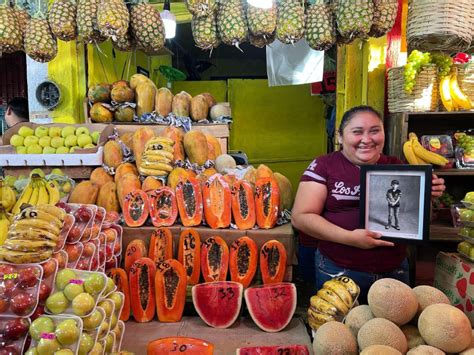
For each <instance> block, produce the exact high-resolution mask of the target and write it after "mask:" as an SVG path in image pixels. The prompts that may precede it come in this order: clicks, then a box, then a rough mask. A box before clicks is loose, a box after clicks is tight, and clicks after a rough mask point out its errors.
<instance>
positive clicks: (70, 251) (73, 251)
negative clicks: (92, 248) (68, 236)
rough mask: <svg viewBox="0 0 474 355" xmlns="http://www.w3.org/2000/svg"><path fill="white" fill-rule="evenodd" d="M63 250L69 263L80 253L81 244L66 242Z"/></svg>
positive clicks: (75, 259)
mask: <svg viewBox="0 0 474 355" xmlns="http://www.w3.org/2000/svg"><path fill="white" fill-rule="evenodd" d="M65 250H66V253H67V255H68V262H69V263H74V262H76V261H77V260H78V259H79V257H80V256H81V253H82V250H81V244H67V245H66V248H65Z"/></svg>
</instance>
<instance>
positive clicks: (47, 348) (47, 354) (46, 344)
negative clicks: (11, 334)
mask: <svg viewBox="0 0 474 355" xmlns="http://www.w3.org/2000/svg"><path fill="white" fill-rule="evenodd" d="M60 349H61V344H59V342H58V341H57V340H56V339H44V338H42V339H40V341H39V342H38V345H37V346H36V351H38V354H39V355H53V354H54V353H55V352H56V351H58V350H60Z"/></svg>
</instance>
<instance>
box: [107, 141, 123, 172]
mask: <svg viewBox="0 0 474 355" xmlns="http://www.w3.org/2000/svg"><path fill="white" fill-rule="evenodd" d="M122 161H123V154H122V147H121V145H120V144H119V143H118V142H117V141H108V142H107V143H105V145H104V164H105V165H107V166H108V167H111V168H114V169H115V168H117V167H118V166H119V165H120V164H122Z"/></svg>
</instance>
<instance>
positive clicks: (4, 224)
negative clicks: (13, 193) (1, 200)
mask: <svg viewBox="0 0 474 355" xmlns="http://www.w3.org/2000/svg"><path fill="white" fill-rule="evenodd" d="M8 227H10V220H9V219H8V216H7V213H6V211H5V210H4V209H2V208H1V206H0V245H2V244H3V243H4V242H5V240H6V239H7V234H8Z"/></svg>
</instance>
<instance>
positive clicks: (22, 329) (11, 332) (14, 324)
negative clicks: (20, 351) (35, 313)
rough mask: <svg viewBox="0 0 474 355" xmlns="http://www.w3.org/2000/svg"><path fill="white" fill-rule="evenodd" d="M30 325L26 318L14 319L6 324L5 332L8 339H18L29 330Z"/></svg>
mask: <svg viewBox="0 0 474 355" xmlns="http://www.w3.org/2000/svg"><path fill="white" fill-rule="evenodd" d="M29 326H30V325H29V324H28V322H27V321H26V319H25V318H17V319H12V320H9V321H8V322H7V324H5V328H4V330H3V334H4V335H5V336H6V338H7V340H11V341H12V340H18V339H20V338H21V337H23V336H24V335H25V334H26V332H28V328H29Z"/></svg>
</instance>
